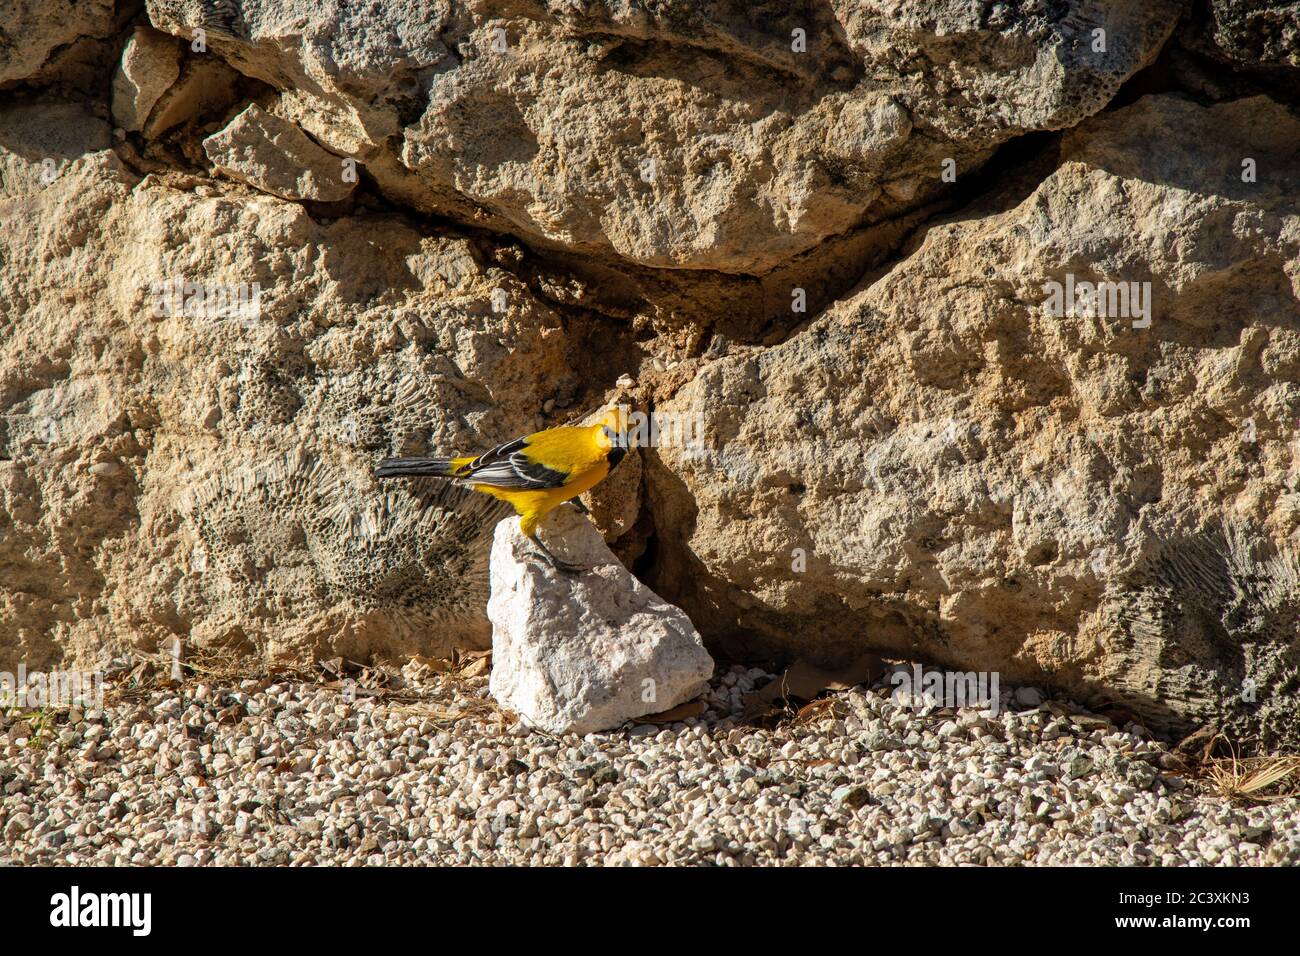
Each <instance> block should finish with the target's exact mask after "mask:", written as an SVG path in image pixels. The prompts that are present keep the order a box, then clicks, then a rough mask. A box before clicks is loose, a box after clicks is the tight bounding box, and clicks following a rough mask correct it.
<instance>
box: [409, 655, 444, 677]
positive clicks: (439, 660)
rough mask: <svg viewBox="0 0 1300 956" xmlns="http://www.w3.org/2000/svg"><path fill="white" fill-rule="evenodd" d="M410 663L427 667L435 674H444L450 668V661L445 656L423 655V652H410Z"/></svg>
mask: <svg viewBox="0 0 1300 956" xmlns="http://www.w3.org/2000/svg"><path fill="white" fill-rule="evenodd" d="M411 663H412V664H418V665H419V666H421V667H427V668H428V669H429V670H431V671H432V672H433V673H435V674H445V673H447V672H448V671H449V670H451V661H449V660H447V659H446V658H445V657H425V656H424V655H423V654H412V655H411Z"/></svg>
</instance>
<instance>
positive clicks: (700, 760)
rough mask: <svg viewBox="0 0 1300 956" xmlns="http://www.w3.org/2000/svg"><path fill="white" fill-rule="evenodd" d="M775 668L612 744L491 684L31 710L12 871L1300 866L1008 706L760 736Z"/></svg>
mask: <svg viewBox="0 0 1300 956" xmlns="http://www.w3.org/2000/svg"><path fill="white" fill-rule="evenodd" d="M408 670H409V669H408ZM769 677H770V675H767V674H764V673H763V672H761V671H757V670H747V669H745V668H732V669H730V670H728V671H725V672H723V673H722V674H721V676H720V678H718V679H715V682H714V685H713V691H712V694H711V697H710V700H709V710H708V711H707V712H706V713H705V714H703V715H702V716H701V717H700V718H698V719H694V720H688V721H684V722H678V723H673V724H669V725H665V726H653V725H641V726H635V727H632V728H630V729H628V730H625V731H622V732H619V733H609V734H593V735H589V736H587V737H576V736H575V737H564V738H556V737H551V736H547V735H544V734H539V733H535V732H530V731H528V730H526V729H524V728H522V727H520V726H518V725H517V724H514V723H512V722H511V718H510V717H509V716H508V715H504V714H502V713H501V712H499V711H497V710H495V708H494V707H493V706H492V705H491V703H490V701H489V700H488V699H487V681H486V678H484V677H477V678H469V679H465V678H456V679H450V678H445V677H432V676H430V677H428V678H423V679H421V680H419V681H418V682H413V683H411V684H409V685H408V691H407V693H406V694H405V697H406V700H405V701H404V702H401V701H399V700H397V699H394V698H393V697H374V696H365V695H357V696H356V698H355V700H349V699H348V698H347V697H346V696H344V695H342V694H341V693H340V691H339V690H338V689H337V688H324V687H322V686H321V685H319V684H315V683H310V682H293V681H289V680H287V679H285V680H282V681H281V682H280V683H269V681H268V680H267V679H263V680H258V681H253V680H245V681H235V682H232V683H221V682H216V681H214V682H212V683H210V684H194V683H191V684H186V685H183V686H180V687H174V688H170V689H162V690H155V691H150V692H138V693H136V694H134V695H130V696H127V697H125V698H123V697H117V699H115V695H112V694H110V696H109V702H108V703H107V704H106V705H105V707H104V709H103V711H101V712H89V713H86V714H84V715H82V714H78V713H77V712H76V711H73V712H71V713H66V714H64V715H63V716H61V717H60V718H59V719H58V720H57V721H56V722H54V723H53V724H52V726H49V727H47V728H45V729H44V730H41V728H39V727H34V726H33V722H32V720H31V719H30V718H28V719H20V718H18V717H15V716H12V715H11V716H9V717H7V718H5V719H4V721H3V723H0V731H2V733H0V747H2V751H0V752H2V754H3V759H0V782H2V783H3V789H4V798H3V802H2V804H0V832H2V833H3V835H4V840H3V850H0V861H3V862H6V863H10V864H91V863H97V864H177V865H181V866H193V865H205V864H289V865H304V864H318V863H323V864H347V865H362V864H385V863H387V864H428V863H510V864H519V863H543V864H579V863H596V864H602V863H609V864H648V865H656V864H703V865H714V864H716V865H724V866H736V865H748V864H830V865H844V864H897V863H911V864H919V863H942V864H954V863H974V864H1017V863H1026V862H1027V863H1043V864H1075V863H1083V864H1090V863H1091V864H1139V865H1140V864H1157V865H1178V864H1187V863H1195V864H1282V863H1295V862H1297V861H1300V803H1298V802H1297V801H1296V800H1295V799H1288V800H1286V801H1282V802H1279V803H1274V804H1269V805H1264V806H1234V805H1231V804H1228V803H1225V802H1224V801H1223V800H1222V799H1220V798H1218V797H1215V796H1212V795H1209V794H1208V793H1205V792H1203V791H1201V789H1200V787H1199V785H1197V784H1194V783H1192V782H1190V781H1188V780H1185V779H1184V778H1182V777H1180V776H1178V775H1177V774H1175V773H1172V772H1171V771H1169V770H1167V769H1162V768H1163V767H1164V766H1168V765H1169V759H1168V757H1167V756H1166V757H1165V759H1164V762H1163V764H1162V761H1161V755H1162V754H1163V753H1164V751H1163V750H1162V749H1161V748H1160V747H1159V746H1158V745H1156V744H1154V743H1152V742H1151V741H1149V740H1147V739H1145V738H1143V737H1142V736H1141V735H1139V734H1136V733H1131V732H1121V731H1119V730H1117V729H1116V728H1114V727H1113V726H1112V725H1110V724H1109V723H1108V722H1106V721H1105V720H1103V719H1100V718H1096V717H1087V716H1079V715H1075V716H1071V715H1070V714H1068V713H1067V712H1066V708H1063V707H1061V706H1058V705H1056V704H1054V703H1052V702H1047V703H1045V704H1042V705H1040V706H1037V707H1032V708H1029V709H1025V708H1023V707H1021V706H1020V704H1017V703H1014V702H1013V700H1015V698H1012V697H1011V695H1010V694H1005V693H1004V695H1003V697H1004V699H1005V700H1006V701H1007V702H1008V704H1009V706H1008V707H1006V708H1004V709H1003V711H1002V713H1001V714H999V715H998V716H997V717H993V718H989V717H983V716H981V714H980V713H978V712H976V711H974V710H962V711H959V712H955V711H951V710H930V711H928V712H926V711H924V710H923V711H917V710H914V709H911V708H900V707H898V706H895V704H893V703H892V702H891V701H890V699H889V693H890V691H891V690H892V687H891V685H889V684H888V683H887V680H882V681H881V682H880V683H878V684H877V686H876V688H875V689H873V690H866V689H864V688H861V687H859V688H856V689H854V690H853V691H849V692H843V693H840V694H838V695H836V696H835V697H834V698H833V701H834V703H833V704H829V703H828V704H825V705H822V707H821V708H820V710H819V716H816V715H815V716H811V717H805V718H802V719H797V720H785V721H783V722H781V723H779V724H778V725H777V726H775V727H770V728H764V727H755V726H749V725H745V724H742V723H741V722H740V720H739V719H738V716H737V715H738V714H739V713H740V709H741V696H742V694H743V693H744V692H745V691H747V690H749V689H750V688H752V687H754V686H756V685H759V684H761V683H762V682H763V681H764V680H765V679H767V678H769ZM411 688H415V689H411ZM1035 697H1036V694H1035V692H1033V691H1032V690H1029V691H1026V690H1024V689H1022V690H1021V691H1020V692H1019V701H1020V702H1021V703H1023V702H1025V701H1026V700H1027V701H1029V702H1030V703H1032V702H1033V701H1034V700H1035ZM415 698H418V699H415ZM1017 707H1020V709H1019V712H1015V711H1016V709H1017ZM1135 729H1136V728H1133V727H1132V726H1130V728H1129V730H1135ZM38 731H40V732H39V733H38Z"/></svg>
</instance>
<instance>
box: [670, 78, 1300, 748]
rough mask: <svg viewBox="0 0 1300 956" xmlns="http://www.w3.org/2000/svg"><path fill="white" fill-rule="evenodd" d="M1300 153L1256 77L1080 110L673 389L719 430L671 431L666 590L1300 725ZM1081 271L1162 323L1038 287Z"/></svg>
mask: <svg viewBox="0 0 1300 956" xmlns="http://www.w3.org/2000/svg"><path fill="white" fill-rule="evenodd" d="M1175 140H1179V141H1184V142H1195V143H1198V144H1199V147H1198V150H1197V152H1196V154H1195V157H1194V158H1193V157H1190V156H1189V155H1188V154H1187V153H1185V152H1181V151H1171V150H1170V149H1168V148H1167V144H1169V143H1170V142H1173V141H1175ZM1242 144H1249V146H1248V149H1249V156H1250V157H1251V158H1253V159H1254V160H1255V161H1256V168H1257V170H1258V179H1257V181H1253V182H1243V165H1242V160H1243V153H1242V149H1243V146H1242ZM1298 181H1300V118H1297V117H1296V115H1294V114H1293V113H1292V112H1290V111H1289V110H1288V109H1286V108H1284V107H1283V106H1280V105H1278V104H1277V103H1275V102H1273V101H1271V100H1269V99H1267V98H1264V97H1259V98H1255V99H1250V100H1243V101H1237V102H1234V103H1230V104H1224V105H1220V106H1215V107H1212V108H1204V107H1201V106H1198V105H1196V104H1194V103H1192V102H1190V101H1188V100H1186V99H1183V98H1180V97H1177V96H1159V97H1155V96H1149V97H1145V98H1143V99H1141V100H1139V101H1138V102H1136V103H1135V104H1133V105H1132V106H1129V107H1127V108H1124V109H1121V110H1117V111H1114V112H1111V113H1108V114H1106V115H1105V116H1104V117H1099V118H1096V119H1094V120H1091V121H1089V122H1088V123H1085V124H1083V125H1082V126H1080V127H1079V128H1078V129H1077V130H1074V131H1071V132H1070V133H1069V134H1067V136H1066V137H1065V140H1064V143H1063V145H1062V147H1061V153H1060V157H1059V162H1058V163H1057V165H1056V168H1055V170H1054V171H1053V172H1052V173H1051V174H1050V175H1049V176H1047V177H1046V178H1045V179H1044V180H1042V182H1041V183H1040V184H1038V185H1037V186H1036V188H1033V189H1032V190H1030V191H1028V192H1027V193H1023V192H1014V193H1013V194H1012V195H1009V196H1004V197H1003V200H1002V206H1003V208H1002V210H1001V211H989V210H985V211H984V212H985V214H982V215H971V214H970V212H969V211H968V213H966V214H963V215H962V216H961V217H960V218H958V219H955V220H953V221H950V222H945V223H940V224H936V225H934V226H933V227H932V228H930V229H928V230H927V231H926V232H925V233H924V235H923V238H922V240H921V241H920V243H919V246H918V247H917V248H915V249H914V250H910V251H909V253H908V254H907V255H905V256H904V257H903V258H902V260H901V261H900V262H899V264H898V265H897V266H896V267H895V268H894V269H893V270H892V271H890V272H889V273H888V274H887V275H885V276H884V277H883V278H881V279H880V280H879V281H877V282H875V283H874V284H872V285H869V286H867V287H865V288H863V289H862V290H860V291H859V292H858V293H857V294H856V295H853V296H852V297H850V298H847V299H846V300H845V301H844V302H842V303H841V304H839V305H837V306H835V307H834V308H832V309H830V310H829V311H828V312H827V314H825V315H824V316H822V317H820V318H818V319H817V320H815V321H814V322H812V323H810V324H809V325H808V326H806V327H805V328H803V329H801V330H799V331H798V332H797V333H796V334H795V335H793V336H792V337H791V338H790V339H789V340H788V341H786V342H783V343H782V344H780V345H778V346H775V347H773V348H769V349H745V350H737V351H736V352H734V353H733V354H731V355H729V356H728V357H726V358H725V359H723V360H720V361H717V362H712V363H705V364H704V365H703V366H702V368H701V369H700V370H699V373H698V375H697V376H696V377H695V378H694V379H693V380H692V381H690V383H689V384H688V385H686V386H685V387H684V388H682V389H681V390H679V391H678V392H677V393H676V395H675V396H674V397H673V399H672V400H671V402H668V403H666V404H664V405H663V406H662V408H663V409H664V410H665V411H670V412H672V411H675V412H678V413H688V412H695V411H699V412H702V413H703V414H704V415H705V416H706V419H707V435H708V442H709V444H710V445H711V448H710V449H709V451H708V452H707V453H704V454H688V453H684V452H682V451H681V450H680V449H673V448H663V449H659V450H658V453H657V454H655V455H653V456H651V458H650V462H651V467H650V471H649V475H648V490H649V495H650V499H651V504H652V511H653V513H654V516H655V522H656V526H657V530H658V533H659V536H660V546H661V547H664V548H667V549H668V552H669V553H668V554H665V555H663V556H662V558H661V560H660V561H659V562H658V564H657V565H656V568H657V571H658V574H659V577H657V578H654V579H653V581H654V583H655V585H656V587H658V588H659V589H660V590H661V591H663V592H664V593H668V594H672V595H674V596H675V598H676V599H677V600H679V602H681V603H682V605H683V607H684V608H685V609H686V610H687V612H688V613H689V614H691V616H692V619H693V620H695V621H696V623H697V625H698V626H700V628H701V629H702V630H704V631H705V632H706V633H710V634H716V633H720V632H722V633H730V634H732V635H733V636H734V637H736V638H737V641H736V644H733V645H732V646H737V645H740V646H743V647H745V648H747V649H749V650H751V651H752V650H754V649H755V648H756V646H761V647H765V648H767V649H770V650H781V649H789V648H791V646H792V645H794V646H799V645H804V646H807V647H808V648H809V651H810V652H813V653H818V654H820V655H823V656H827V657H836V656H841V657H845V656H848V655H850V654H851V653H853V652H854V649H855V648H860V647H861V645H862V644H863V643H867V644H869V645H871V646H875V647H886V648H890V649H893V650H895V651H897V652H898V653H900V654H919V655H922V656H925V657H928V658H931V659H933V660H935V661H938V662H942V663H944V664H948V665H953V666H959V667H960V668H962V669H971V668H974V669H977V670H990V671H991V670H997V671H1001V672H1002V674H1003V678H1004V679H1009V680H1028V681H1038V680H1044V679H1050V680H1052V681H1054V682H1057V683H1060V684H1065V685H1068V686H1071V687H1074V688H1077V689H1079V691H1080V692H1084V693H1086V692H1088V691H1091V692H1093V693H1097V692H1100V691H1104V692H1105V693H1107V694H1109V695H1111V696H1112V697H1113V698H1118V699H1120V700H1122V701H1124V702H1126V703H1129V704H1131V705H1133V706H1136V707H1138V708H1139V709H1140V712H1142V713H1143V714H1145V715H1148V716H1149V717H1150V718H1151V719H1152V720H1153V721H1154V722H1155V723H1156V724H1159V725H1161V726H1162V727H1164V728H1165V729H1173V730H1186V729H1188V728H1189V726H1192V725H1195V724H1196V723H1197V722H1198V721H1201V720H1205V719H1209V718H1211V717H1213V716H1214V715H1216V714H1222V713H1224V712H1230V713H1234V714H1236V715H1237V717H1238V718H1239V719H1240V720H1241V721H1243V722H1244V723H1247V724H1259V723H1261V722H1264V723H1269V724H1271V725H1273V726H1275V727H1280V726H1283V725H1286V724H1288V723H1290V725H1291V726H1292V728H1293V729H1292V731H1291V732H1294V723H1293V722H1294V721H1295V719H1296V715H1297V701H1296V697H1295V695H1294V688H1295V683H1294V682H1295V680H1296V677H1297V663H1298V661H1297V652H1298V651H1300V648H1298V647H1297V641H1296V637H1297V625H1296V622H1297V620H1298V619H1300V541H1298V540H1297V532H1298V529H1300V494H1297V492H1300V435H1298V433H1297V419H1298V418H1300V384H1298V383H1300V302H1297V294H1298V292H1300V209H1298V208H1297V204H1296V192H1295V184H1296V182H1298ZM1067 274H1073V275H1074V277H1075V278H1076V279H1077V281H1079V282H1083V281H1085V280H1091V281H1102V280H1111V281H1124V282H1146V283H1150V287H1151V296H1152V299H1151V301H1152V302H1153V304H1154V305H1153V309H1152V311H1151V315H1150V320H1149V321H1150V325H1149V327H1141V326H1142V324H1143V321H1144V320H1143V319H1141V318H1138V317H1132V318H1129V317H1123V316H1114V317H1091V318H1089V317H1084V316H1082V315H1080V316H1070V315H1065V316H1063V317H1060V318H1058V317H1054V316H1052V315H1050V314H1048V313H1047V312H1046V311H1045V309H1044V303H1045V302H1046V301H1047V299H1048V292H1047V290H1046V289H1045V283H1047V282H1048V281H1050V280H1057V281H1059V282H1061V283H1064V282H1065V281H1066V276H1067ZM756 635H762V636H763V637H762V638H761V639H759V640H757V641H756V639H755V638H756ZM1243 698H1246V699H1243Z"/></svg>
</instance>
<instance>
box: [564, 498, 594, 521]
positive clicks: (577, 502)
mask: <svg viewBox="0 0 1300 956" xmlns="http://www.w3.org/2000/svg"><path fill="white" fill-rule="evenodd" d="M569 504H571V505H573V507H575V508H577V509H578V514H580V515H587V516H588V517H590V516H591V512H590V511H589V510H588V509H587V506H586V505H584V504H583V503H582V499H581V498H570V499H569Z"/></svg>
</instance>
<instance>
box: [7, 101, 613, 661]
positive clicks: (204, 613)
mask: <svg viewBox="0 0 1300 956" xmlns="http://www.w3.org/2000/svg"><path fill="white" fill-rule="evenodd" d="M110 143H111V137H110V127H109V126H108V125H107V124H106V123H104V122H103V121H101V120H97V119H95V117H94V116H93V115H91V114H88V113H87V112H86V111H85V110H84V109H83V108H81V107H78V106H77V105H75V104H72V103H67V102H62V101H60V100H57V99H52V98H46V99H35V100H31V101H24V102H22V103H18V104H15V105H10V106H5V107H3V108H0V220H2V221H3V222H4V224H5V228H4V229H3V230H0V262H4V263H5V268H3V269H0V315H2V316H3V320H0V321H2V322H3V324H4V327H3V332H2V333H0V567H3V568H4V573H3V575H0V669H5V670H10V671H13V670H14V668H15V667H16V666H17V663H18V662H19V661H25V662H26V663H27V664H28V666H29V667H30V668H35V667H38V666H43V665H45V664H48V663H49V662H50V661H57V660H59V659H63V660H65V661H74V660H83V661H91V660H93V659H94V658H95V656H96V655H97V654H99V653H100V652H101V651H113V650H114V649H117V650H120V649H121V645H122V644H127V645H128V646H133V647H136V648H138V649H140V650H142V651H145V652H147V653H153V652H155V651H156V650H157V649H158V648H159V647H161V646H170V642H171V640H172V639H173V638H177V637H179V638H180V639H181V640H182V641H183V642H184V645H185V647H186V651H185V653H186V656H187V657H189V656H190V655H191V654H193V655H195V656H196V657H198V658H202V657H203V656H205V655H210V654H220V655H223V656H225V657H231V656H233V655H239V654H249V655H260V656H267V657H270V656H288V657H294V658H297V659H300V660H309V659H311V658H312V657H314V656H316V655H318V654H323V655H325V656H333V655H336V654H342V655H344V656H347V657H349V658H351V659H353V660H364V659H370V658H375V657H377V658H380V659H384V658H400V657H401V655H403V654H410V653H421V654H425V655H430V656H437V655H439V654H445V653H449V652H450V650H451V649H452V648H453V647H458V646H459V647H473V646H479V647H484V646H486V645H487V641H488V624H487V618H486V615H485V611H484V608H485V605H486V603H487V596H488V588H487V585H488V581H487V557H488V552H489V549H490V539H491V533H492V528H493V527H494V525H495V523H496V520H498V519H499V518H500V516H501V514H502V512H501V510H500V509H499V508H498V507H497V505H496V504H495V503H494V502H493V501H492V500H491V499H488V498H486V497H484V496H479V495H473V494H471V493H468V492H457V491H455V489H451V488H449V487H448V486H445V485H440V484H438V483H436V482H434V481H433V480H432V479H429V480H424V481H404V482H394V483H391V484H385V485H378V484H376V482H375V479H374V478H373V477H372V471H373V467H374V464H375V463H376V462H377V461H378V460H379V459H381V458H383V457H386V456H388V455H394V454H426V453H430V454H431V453H433V452H435V451H437V450H440V449H465V450H475V449H485V448H490V447H492V446H493V445H495V444H496V443H498V442H501V441H504V440H507V439H509V438H513V437H515V436H516V435H520V434H525V433H527V432H530V431H533V430H535V429H537V428H539V427H545V426H546V425H547V424H558V422H555V421H551V422H547V421H545V420H543V419H542V418H541V417H540V416H539V411H540V410H541V409H542V407H543V406H544V405H545V403H546V401H547V400H548V398H550V397H551V396H552V395H554V394H555V392H556V390H567V391H568V394H570V395H571V396H573V397H574V398H575V400H577V401H580V402H585V401H587V400H588V399H586V398H584V397H583V396H584V392H583V390H582V388H581V383H579V382H577V381H576V380H575V378H574V376H573V373H572V370H571V368H570V366H569V364H568V360H567V358H566V354H565V352H566V350H565V343H564V337H563V332H562V329H561V326H560V322H559V318H558V317H557V316H556V314H555V313H554V312H553V311H551V310H550V309H549V308H547V307H546V306H545V305H543V304H542V303H540V302H538V301H537V300H536V299H535V298H534V297H533V296H532V295H531V293H530V292H529V290H528V288H527V287H526V286H525V285H524V284H523V283H522V282H520V281H519V280H518V279H517V278H515V277H514V276H512V275H510V274H509V273H507V272H505V271H504V270H502V269H500V268H498V267H496V266H491V265H489V264H487V263H486V262H485V260H484V259H483V258H482V257H481V256H480V254H479V251H478V250H477V248H476V247H475V246H474V245H473V244H472V243H470V242H468V241H467V240H464V239H460V238H456V237H447V236H433V235H424V234H422V233H420V232H419V231H417V230H415V229H414V228H413V227H412V226H411V225H410V224H409V223H408V222H406V221H404V220H403V219H402V218H401V217H397V216H393V215H389V214H380V213H373V212H372V213H357V214H354V215H353V216H350V217H348V218H346V219H341V220H338V221H335V222H333V223H329V224H325V223H320V222H317V221H314V220H313V219H312V218H311V217H310V216H308V215H307V213H306V212H305V211H304V209H303V207H302V206H300V205H298V204H296V203H290V202H286V201H283V200H280V199H276V198H274V197H271V196H256V197H253V198H251V199H250V198H249V197H248V196H247V195H226V194H223V193H221V192H220V191H218V190H217V189H216V188H214V187H212V186H207V187H206V188H205V189H193V188H188V185H187V181H185V180H181V181H180V185H177V184H176V183H175V182H173V181H168V180H166V179H165V178H163V177H158V176H149V177H145V178H144V179H141V178H140V177H139V176H138V175H137V174H135V173H134V172H132V171H131V170H130V169H127V168H125V167H124V166H123V165H122V163H121V162H120V161H119V159H118V157H117V155H116V154H115V153H114V152H113V151H112V150H111V149H110V148H109V145H110ZM46 157H50V158H52V159H54V160H57V162H56V163H55V164H54V165H53V166H52V167H51V168H52V169H53V171H54V173H55V175H54V176H53V177H52V178H50V179H49V181H46V178H45V177H44V175H43V171H44V166H43V162H42V161H43V159H44V158H46ZM189 183H192V180H190V181H189ZM178 283H179V286H178ZM254 285H256V286H257V288H254ZM241 290H242V293H243V295H242V297H241V294H240V293H241ZM200 292H203V293H204V294H203V295H202V296H200V295H199V294H198V293H200ZM49 356H63V358H62V359H61V360H60V361H58V362H54V361H51V360H50V359H49ZM598 402H599V398H597V399H595V400H591V404H592V405H596V404H598ZM108 459H111V460H113V461H116V462H118V463H119V464H120V468H119V469H118V470H117V471H115V472H114V473H113V474H111V475H109V474H104V473H102V469H101V470H100V471H95V470H93V469H92V466H94V465H95V464H96V463H98V462H101V461H104V460H108Z"/></svg>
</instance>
